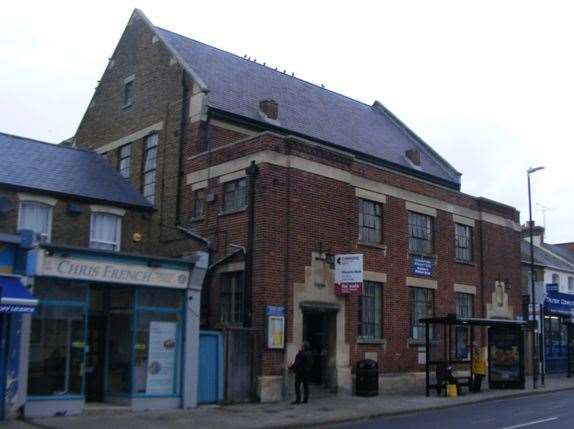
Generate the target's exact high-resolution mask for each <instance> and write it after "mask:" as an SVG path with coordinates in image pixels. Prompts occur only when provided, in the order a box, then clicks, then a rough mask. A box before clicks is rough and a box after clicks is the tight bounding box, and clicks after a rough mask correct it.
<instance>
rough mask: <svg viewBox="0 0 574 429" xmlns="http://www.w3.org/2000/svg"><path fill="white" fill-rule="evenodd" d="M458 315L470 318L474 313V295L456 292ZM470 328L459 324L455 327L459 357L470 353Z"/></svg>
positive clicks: (465, 356) (462, 357)
mask: <svg viewBox="0 0 574 429" xmlns="http://www.w3.org/2000/svg"><path fill="white" fill-rule="evenodd" d="M456 315H457V317H461V318H469V317H473V315H474V295H472V294H470V293H462V292H457V293H456ZM470 329H471V328H469V327H468V326H457V327H456V329H455V336H456V338H455V344H456V357H457V359H467V358H468V357H469V353H470Z"/></svg>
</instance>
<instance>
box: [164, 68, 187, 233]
mask: <svg viewBox="0 0 574 429" xmlns="http://www.w3.org/2000/svg"><path fill="white" fill-rule="evenodd" d="M185 78H186V73H185V71H184V70H182V71H181V117H180V120H179V139H178V140H179V148H178V163H177V191H176V197H175V225H176V226H177V225H181V184H182V176H183V146H184V144H185V125H186V123H187V107H188V96H189V88H188V86H187V82H186V79H185ZM164 168H165V166H164Z"/></svg>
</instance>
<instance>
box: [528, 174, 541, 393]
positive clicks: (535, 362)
mask: <svg viewBox="0 0 574 429" xmlns="http://www.w3.org/2000/svg"><path fill="white" fill-rule="evenodd" d="M542 169H544V167H535V168H532V167H530V168H529V169H528V170H526V173H527V176H528V214H529V218H530V222H529V223H528V225H529V229H530V281H531V282H532V283H531V288H532V289H531V296H532V298H531V304H532V320H533V321H534V326H535V328H534V335H533V338H532V363H533V364H532V366H533V368H532V387H533V388H534V389H536V382H537V381H538V353H537V352H536V345H537V343H538V341H537V340H538V329H537V328H536V326H537V325H536V290H535V281H534V280H535V277H534V240H533V236H534V231H533V229H534V224H533V222H532V193H531V188H530V175H531V174H532V173H535V172H537V171H539V170H542ZM541 325H542V323H541Z"/></svg>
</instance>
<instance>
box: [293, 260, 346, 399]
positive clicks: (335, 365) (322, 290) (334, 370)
mask: <svg viewBox="0 0 574 429" xmlns="http://www.w3.org/2000/svg"><path fill="white" fill-rule="evenodd" d="M345 299H346V298H345V297H342V296H337V295H335V286H334V270H332V269H331V268H330V267H329V264H328V263H327V262H326V255H325V254H322V253H319V252H312V254H311V265H310V266H307V267H305V282H304V283H295V284H294V285H293V336H292V341H291V342H288V343H287V353H286V355H285V367H287V366H288V365H289V363H290V362H293V361H294V359H295V356H296V355H297V351H298V350H299V348H300V346H301V343H302V342H303V312H304V311H325V312H329V313H331V314H333V313H334V314H335V324H334V325H335V327H336V330H335V331H336V332H335V338H334V340H332V341H331V344H333V349H332V350H331V355H330V356H329V359H328V362H329V364H328V370H329V379H330V384H332V386H333V387H335V388H336V389H337V391H338V392H343V393H350V392H352V378H351V366H350V347H349V344H348V343H347V342H346V341H345ZM286 372H287V371H286Z"/></svg>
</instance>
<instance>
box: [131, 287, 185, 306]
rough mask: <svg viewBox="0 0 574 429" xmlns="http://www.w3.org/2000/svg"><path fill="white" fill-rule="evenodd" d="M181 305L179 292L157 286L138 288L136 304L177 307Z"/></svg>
mask: <svg viewBox="0 0 574 429" xmlns="http://www.w3.org/2000/svg"><path fill="white" fill-rule="evenodd" d="M182 305H183V303H182V298H181V292H180V291H172V290H164V289H158V288H150V287H148V288H145V289H140V291H139V293H138V306H141V307H162V308H171V309H179V308H181V306H182Z"/></svg>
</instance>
